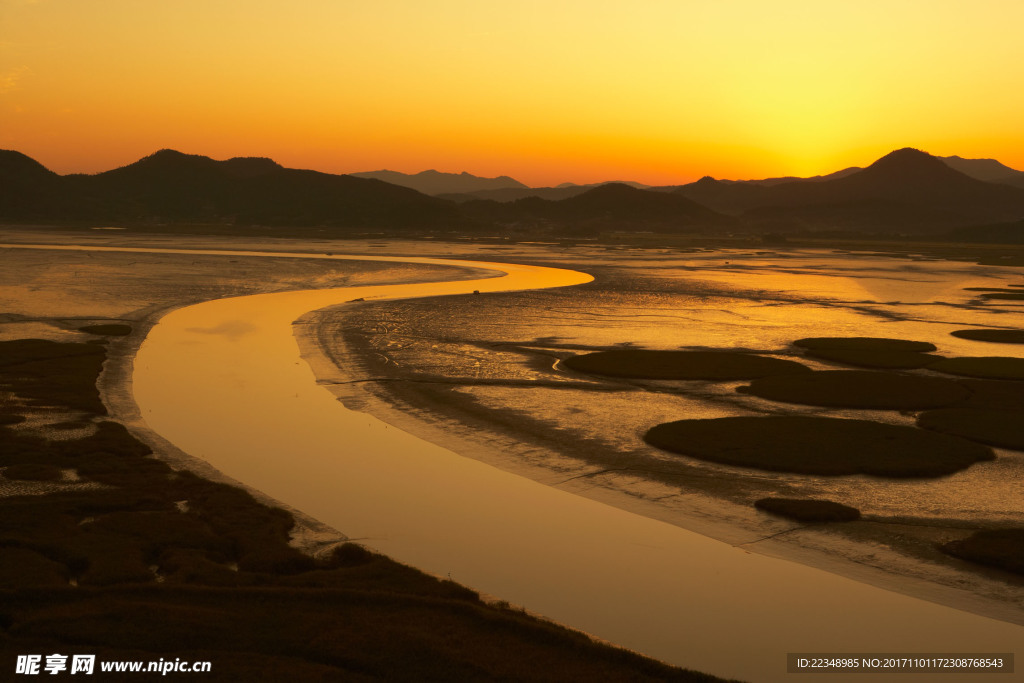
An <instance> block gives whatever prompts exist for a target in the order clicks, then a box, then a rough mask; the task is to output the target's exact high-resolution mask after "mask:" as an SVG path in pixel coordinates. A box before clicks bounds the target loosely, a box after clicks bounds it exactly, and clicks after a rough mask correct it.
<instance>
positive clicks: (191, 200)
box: [0, 149, 463, 228]
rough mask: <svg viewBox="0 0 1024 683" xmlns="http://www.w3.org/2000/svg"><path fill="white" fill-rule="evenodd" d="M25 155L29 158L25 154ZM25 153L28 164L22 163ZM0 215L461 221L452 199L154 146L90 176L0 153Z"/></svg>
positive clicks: (346, 223) (256, 221)
mask: <svg viewBox="0 0 1024 683" xmlns="http://www.w3.org/2000/svg"><path fill="white" fill-rule="evenodd" d="M26 160H28V161H26ZM29 162H31V163H29ZM7 176H13V177H15V178H17V179H18V182H19V183H20V185H19V190H20V191H21V193H22V194H23V197H24V198H23V199H19V198H17V197H15V198H14V199H12V198H11V197H10V195H11V194H13V193H9V192H8V191H7V190H6V188H7V187H8V186H7V184H6V183H5V190H4V191H3V192H2V193H0V197H2V198H3V199H2V200H0V218H4V219H18V220H28V219H43V220H72V221H80V220H103V221H127V222H134V223H182V222H197V223H220V224H224V223H228V224H253V225H304V226H316V225H323V226H332V227H361V228H367V227H389V228H426V227H440V226H458V225H462V223H463V220H462V218H461V216H460V215H459V214H458V212H457V211H456V210H455V207H454V206H453V205H452V204H451V203H449V202H445V201H442V200H438V199H434V198H432V197H427V196H425V195H423V194H420V193H419V192H416V191H415V190H411V189H408V188H404V187H398V186H396V185H390V184H388V183H384V182H381V181H379V180H372V179H365V178H353V177H351V176H346V175H332V174H328V173H319V172H317V171H305V170H297V169H289V168H284V167H282V166H280V165H279V164H277V163H275V162H274V161H272V160H270V159H262V158H235V159H228V160H226V161H215V160H213V159H211V158H209V157H205V156H199V155H193V154H183V153H181V152H177V151H174V150H168V149H165V150H160V151H159V152H156V153H155V154H151V155H150V156H147V157H145V158H143V159H140V160H139V161H136V162H135V163H132V164H129V165H127V166H123V167H121V168H118V169H114V170H112V171H106V172H104V173H97V174H95V175H69V176H58V175H56V174H54V173H51V172H50V171H48V170H46V169H45V168H43V167H42V166H40V165H39V164H36V163H35V162H32V161H31V159H28V157H25V156H24V155H19V154H18V153H16V152H14V153H10V152H8V153H4V154H2V155H0V178H6V177H7Z"/></svg>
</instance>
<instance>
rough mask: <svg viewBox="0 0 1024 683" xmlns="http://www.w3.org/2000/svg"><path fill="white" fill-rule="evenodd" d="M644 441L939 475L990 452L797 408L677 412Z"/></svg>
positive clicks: (858, 470)
mask: <svg viewBox="0 0 1024 683" xmlns="http://www.w3.org/2000/svg"><path fill="white" fill-rule="evenodd" d="M644 441H646V442H647V443H649V444H651V445H652V446H656V447H658V448H661V449H664V450H667V451H670V452H672V453H678V454H680V455H687V456H690V457H694V458H699V459H701V460H709V461H712V462H717V463H722V464H726V465H736V466H740V467H753V468H756V469H763V470H772V471H779V472H798V473H802V474H820V475H825V476H837V475H846V474H871V475H875V476H880V477H894V478H904V477H939V476H943V475H946V474H952V473H953V472H958V471H960V470H962V469H966V468H967V467H969V466H970V465H971V464H972V463H975V462H978V461H982V460H992V459H994V458H995V455H994V454H993V453H992V451H991V449H989V448H987V447H985V446H981V445H979V444H975V443H972V442H970V441H967V440H965V439H960V438H957V437H953V436H947V435H945V434H937V433H935V432H928V431H925V430H922V429H915V428H913V427H902V426H897V425H888V424H881V423H878V422H869V421H867V420H843V419H837V418H828V417H805V416H796V415H783V416H770V417H722V418H714V419H706V420H679V421H677V422H668V423H665V424H660V425H657V426H656V427H653V428H651V429H650V430H648V432H647V433H646V434H645V435H644Z"/></svg>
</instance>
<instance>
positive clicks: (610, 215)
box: [462, 183, 735, 233]
mask: <svg viewBox="0 0 1024 683" xmlns="http://www.w3.org/2000/svg"><path fill="white" fill-rule="evenodd" d="M462 208H463V210H464V211H465V212H467V214H469V215H470V216H471V217H472V218H474V219H475V220H476V221H477V222H482V223H497V224H505V225H515V226H519V227H527V228H541V227H545V226H554V225H560V226H564V227H566V228H568V229H570V230H571V231H573V232H576V233H579V232H587V231H591V232H592V231H601V230H616V229H623V228H628V229H631V230H646V231H655V232H687V231H704V230H708V229H719V228H725V227H732V226H733V225H734V224H735V221H734V220H733V219H731V218H729V217H728V216H723V215H722V214H720V213H718V212H716V211H712V210H711V209H708V208H707V207H704V206H701V205H700V204H697V203H696V202H694V201H692V200H690V199H687V198H686V197H683V196H681V195H678V194H672V193H667V192H656V191H653V190H640V189H637V188H635V187H631V186H629V185H626V184H623V183H607V184H604V185H599V186H597V187H595V188H592V189H589V190H586V191H585V192H582V193H580V194H577V195H575V196H572V197H569V198H567V199H561V200H549V199H542V198H540V197H526V198H523V199H518V200H516V201H512V202H495V201H492V200H477V201H471V202H466V203H464V204H463V205H462Z"/></svg>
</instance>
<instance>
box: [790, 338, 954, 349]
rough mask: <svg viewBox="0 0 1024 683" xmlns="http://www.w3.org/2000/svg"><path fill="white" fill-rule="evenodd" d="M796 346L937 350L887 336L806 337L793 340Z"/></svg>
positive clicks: (929, 345)
mask: <svg viewBox="0 0 1024 683" xmlns="http://www.w3.org/2000/svg"><path fill="white" fill-rule="evenodd" d="M793 345H794V346H799V347H800V348H802V349H814V350H816V351H834V350H838V349H847V350H856V351H916V352H919V353H927V352H929V351H935V350H936V348H935V344H932V343H930V342H923V341H911V340H908V339H889V338H887V337H806V338H804V339H797V340H796V341H795V342H793Z"/></svg>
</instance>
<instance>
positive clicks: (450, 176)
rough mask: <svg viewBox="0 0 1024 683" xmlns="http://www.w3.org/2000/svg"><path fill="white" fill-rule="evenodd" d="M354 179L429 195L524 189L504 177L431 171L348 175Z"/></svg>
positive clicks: (518, 183)
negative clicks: (482, 176) (369, 180)
mask: <svg viewBox="0 0 1024 683" xmlns="http://www.w3.org/2000/svg"><path fill="white" fill-rule="evenodd" d="M349 175H351V176H353V177H356V178H372V179H374V180H383V181H384V182H386V183H391V184H392V185H401V186H402V187H409V188H412V189H414V190H416V191H417V192H422V193H423V194H429V195H439V194H454V193H462V192H478V191H481V190H500V189H511V188H515V189H526V185H524V184H523V183H521V182H519V181H518V180H515V179H514V178H509V177H508V176H506V175H503V176H498V177H497V178H481V177H480V176H475V175H472V174H471V173H466V172H465V171H463V172H462V173H442V172H440V171H435V170H433V169H431V170H429V171H421V172H419V173H415V174H408V173H400V172H398V171H366V172H361V173H350V174H349Z"/></svg>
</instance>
